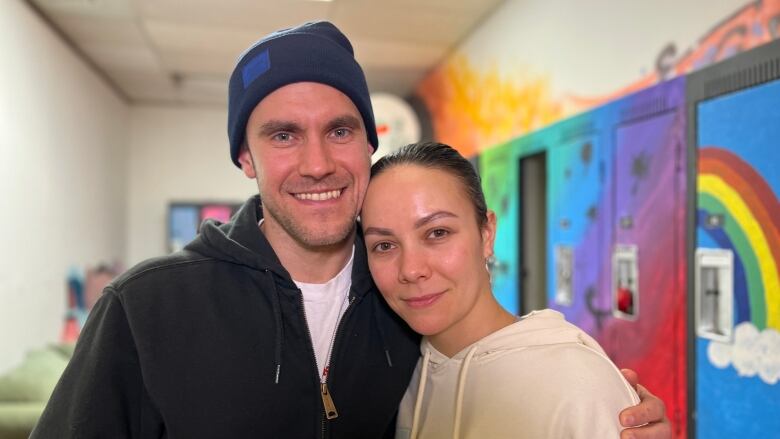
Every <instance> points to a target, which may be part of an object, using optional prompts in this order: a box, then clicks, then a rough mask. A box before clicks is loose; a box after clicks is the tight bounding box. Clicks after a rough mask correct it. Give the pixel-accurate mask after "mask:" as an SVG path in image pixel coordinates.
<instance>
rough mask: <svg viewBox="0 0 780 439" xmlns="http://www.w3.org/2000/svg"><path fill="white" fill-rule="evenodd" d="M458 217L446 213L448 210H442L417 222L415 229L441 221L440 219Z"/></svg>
mask: <svg viewBox="0 0 780 439" xmlns="http://www.w3.org/2000/svg"><path fill="white" fill-rule="evenodd" d="M457 217H458V215H455V214H454V213H452V212H449V211H446V210H440V211H438V212H434V213H432V214H430V215H426V216H424V217H422V218H420V219H418V220H417V221H415V222H414V228H415V229H419V228H420V227H422V226H424V225H426V224H428V223H429V222H431V221H434V220H437V219H440V218H457Z"/></svg>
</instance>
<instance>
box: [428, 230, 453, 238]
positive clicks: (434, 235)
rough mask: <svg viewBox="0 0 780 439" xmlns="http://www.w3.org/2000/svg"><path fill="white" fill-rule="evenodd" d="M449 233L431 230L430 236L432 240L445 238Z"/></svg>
mask: <svg viewBox="0 0 780 439" xmlns="http://www.w3.org/2000/svg"><path fill="white" fill-rule="evenodd" d="M449 233H450V232H449V231H447V230H445V229H433V230H431V234H430V235H429V236H430V237H431V238H444V237H445V236H447V235H449Z"/></svg>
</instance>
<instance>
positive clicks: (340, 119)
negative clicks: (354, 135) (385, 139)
mask: <svg viewBox="0 0 780 439" xmlns="http://www.w3.org/2000/svg"><path fill="white" fill-rule="evenodd" d="M344 127H346V128H351V129H353V130H354V129H357V128H361V124H360V119H359V118H357V117H355V116H353V115H351V114H345V115H343V116H337V117H334V118H333V119H331V121H330V122H328V125H327V127H326V131H330V130H335V129H336V128H344Z"/></svg>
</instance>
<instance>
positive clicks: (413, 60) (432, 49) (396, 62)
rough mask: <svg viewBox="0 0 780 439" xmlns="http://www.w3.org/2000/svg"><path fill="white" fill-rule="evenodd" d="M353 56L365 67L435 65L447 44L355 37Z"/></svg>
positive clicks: (390, 67)
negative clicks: (423, 43) (422, 43)
mask: <svg viewBox="0 0 780 439" xmlns="http://www.w3.org/2000/svg"><path fill="white" fill-rule="evenodd" d="M353 45H354V47H355V56H356V57H357V59H358V61H359V62H360V64H361V65H363V66H364V67H365V68H372V69H375V70H376V69H378V68H387V69H388V70H393V69H394V68H410V67H411V68H419V69H423V70H425V69H427V68H429V67H430V66H432V65H435V64H436V63H437V62H438V61H440V60H441V58H442V57H443V56H444V54H445V53H446V51H447V46H444V45H432V44H426V45H421V44H411V43H402V42H394V41H388V40H374V39H357V40H356V41H353Z"/></svg>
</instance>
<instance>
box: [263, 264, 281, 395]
mask: <svg viewBox="0 0 780 439" xmlns="http://www.w3.org/2000/svg"><path fill="white" fill-rule="evenodd" d="M263 272H265V273H266V274H268V277H269V278H270V281H271V286H272V288H273V290H274V291H273V294H271V307H272V308H273V311H274V322H275V324H276V325H275V326H276V334H275V335H276V337H275V338H276V344H275V346H274V363H275V364H276V370H275V371H274V383H275V384H279V375H280V374H281V372H282V345H283V344H284V328H283V327H282V309H281V305H280V300H279V290H278V289H276V281H275V280H274V276H273V273H271V271H270V270H263Z"/></svg>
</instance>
